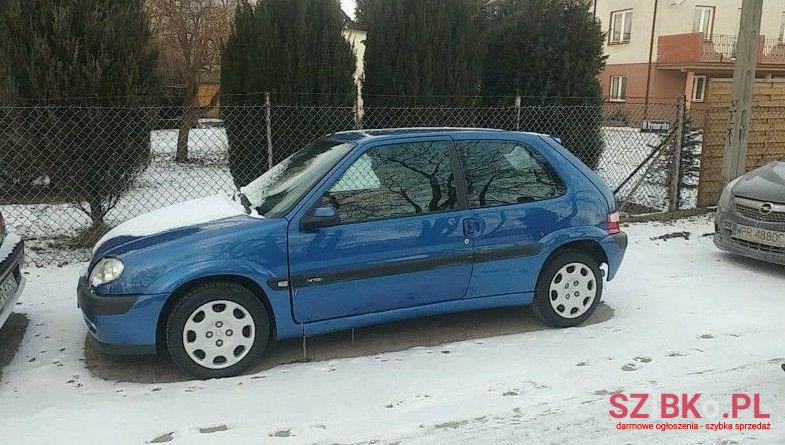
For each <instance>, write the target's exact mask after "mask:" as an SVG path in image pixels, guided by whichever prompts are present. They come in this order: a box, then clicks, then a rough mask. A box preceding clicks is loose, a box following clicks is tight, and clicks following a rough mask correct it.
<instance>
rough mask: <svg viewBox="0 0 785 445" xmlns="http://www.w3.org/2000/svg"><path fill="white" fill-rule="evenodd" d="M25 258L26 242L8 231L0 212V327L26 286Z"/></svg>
mask: <svg viewBox="0 0 785 445" xmlns="http://www.w3.org/2000/svg"><path fill="white" fill-rule="evenodd" d="M23 260H24V242H23V241H22V239H21V238H19V237H18V236H16V235H14V234H11V233H6V230H5V220H4V219H3V214H2V213H0V328H2V327H3V324H5V321H6V320H7V319H8V316H9V315H11V311H12V310H13V308H14V304H15V303H16V300H18V299H19V295H20V294H21V293H22V289H23V288H24V287H25V279H24V276H22V270H21V267H22V262H23Z"/></svg>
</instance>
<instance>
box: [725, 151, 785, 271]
mask: <svg viewBox="0 0 785 445" xmlns="http://www.w3.org/2000/svg"><path fill="white" fill-rule="evenodd" d="M714 228H715V229H716V235H714V244H716V245H717V247H719V248H720V249H722V250H727V251H729V252H734V253H738V254H741V255H744V256H747V257H751V258H756V259H759V260H763V261H769V262H772V263H778V264H785V158H783V159H780V160H779V161H777V162H772V163H771V164H768V165H764V166H763V167H761V168H759V169H757V170H753V171H751V172H749V173H747V174H746V175H743V176H740V177H738V178H737V179H735V180H734V181H732V182H731V183H730V184H728V186H727V187H725V190H723V192H722V196H721V197H720V202H719V204H718V205H717V213H716V215H715V217H714Z"/></svg>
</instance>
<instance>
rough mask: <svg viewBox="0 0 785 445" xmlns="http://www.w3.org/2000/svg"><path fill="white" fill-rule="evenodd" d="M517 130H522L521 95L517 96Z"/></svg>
mask: <svg viewBox="0 0 785 445" xmlns="http://www.w3.org/2000/svg"><path fill="white" fill-rule="evenodd" d="M515 115H516V120H515V130H516V131H521V96H515Z"/></svg>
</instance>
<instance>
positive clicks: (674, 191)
mask: <svg viewBox="0 0 785 445" xmlns="http://www.w3.org/2000/svg"><path fill="white" fill-rule="evenodd" d="M685 102H686V97H685V96H683V95H682V96H681V97H679V104H678V106H677V111H676V139H675V140H674V141H673V159H671V168H670V170H671V175H670V178H671V182H670V189H669V193H668V195H669V196H670V200H669V201H670V202H669V203H668V211H670V212H675V211H676V210H679V195H680V191H681V154H682V153H681V149H682V146H681V144H682V142H683V141H682V139H683V137H684V114H685V110H684V108H685Z"/></svg>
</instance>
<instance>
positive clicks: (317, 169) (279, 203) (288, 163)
mask: <svg viewBox="0 0 785 445" xmlns="http://www.w3.org/2000/svg"><path fill="white" fill-rule="evenodd" d="M354 146H355V144H349V143H344V142H340V141H332V140H328V139H320V140H318V141H316V142H313V143H312V144H311V145H309V146H307V147H305V148H303V149H300V150H298V151H297V152H295V153H294V154H293V155H291V156H289V157H288V158H286V159H284V160H283V161H281V162H280V163H279V164H278V165H276V166H274V167H273V168H271V169H270V170H268V171H267V172H266V173H265V174H263V175H262V176H260V177H258V178H257V179H255V180H254V181H253V182H251V183H250V184H248V185H247V186H245V187H242V188H241V189H240V192H241V193H243V194H244V195H245V196H246V197H247V198H248V201H249V202H250V204H251V206H252V207H253V208H254V209H256V211H257V212H259V214H260V215H262V216H266V217H268V218H279V217H281V216H283V215H285V214H286V213H288V212H289V210H291V209H292V207H294V205H295V204H297V202H298V201H300V199H301V198H302V197H303V196H304V195H305V194H306V193H308V191H309V190H311V188H312V187H313V186H314V185H316V183H317V182H319V180H320V179H322V178H323V177H324V175H326V174H327V172H329V171H330V170H331V169H332V168H333V167H334V166H335V164H337V163H338V161H340V160H341V159H342V158H343V157H344V156H346V154H347V153H349V151H350V150H351V149H352V148H354Z"/></svg>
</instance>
